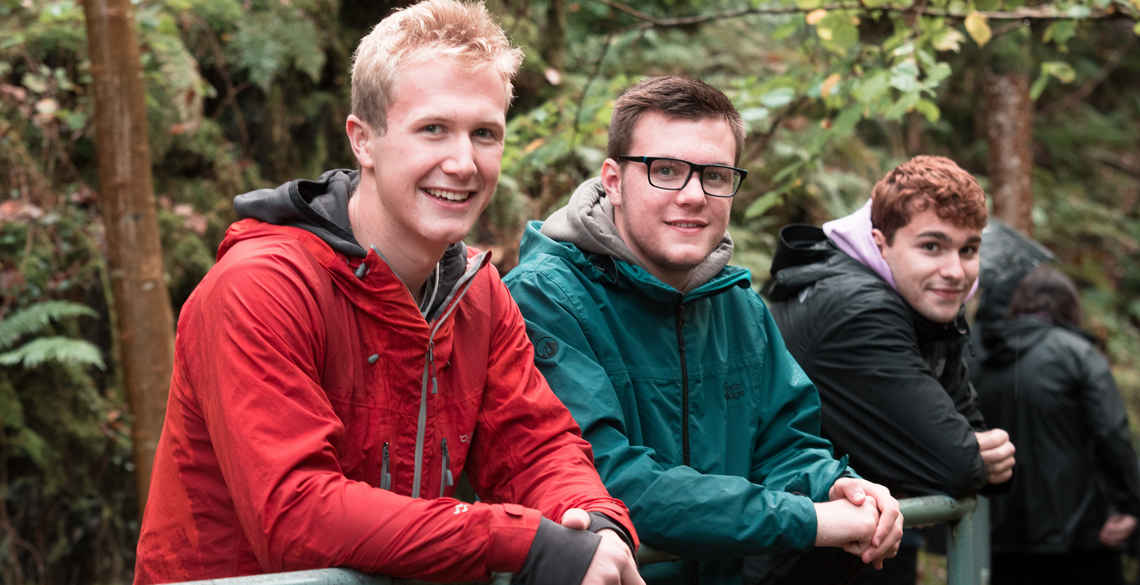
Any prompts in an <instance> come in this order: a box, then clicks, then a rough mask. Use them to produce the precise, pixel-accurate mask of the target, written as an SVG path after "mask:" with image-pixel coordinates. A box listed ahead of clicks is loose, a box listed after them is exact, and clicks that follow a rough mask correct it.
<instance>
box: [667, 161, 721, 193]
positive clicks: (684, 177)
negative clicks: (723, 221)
mask: <svg viewBox="0 0 1140 585" xmlns="http://www.w3.org/2000/svg"><path fill="white" fill-rule="evenodd" d="M691 169H692V167H691V166H690V165H689V163H687V162H685V161H682V160H673V159H661V158H659V159H657V160H655V161H653V163H652V164H651V165H649V179H650V183H652V184H653V186H655V187H658V188H661V189H681V188H684V186H685V183H686V181H688V179H689V173H690V172H691ZM739 180H740V174H739V173H737V172H736V171H735V170H733V169H727V168H723V167H712V166H709V167H705V168H704V169H702V170H701V173H700V181H701V188H702V189H704V191H705V193H708V194H709V195H732V194H733V193H735V192H736V186H737V184H738V183H739Z"/></svg>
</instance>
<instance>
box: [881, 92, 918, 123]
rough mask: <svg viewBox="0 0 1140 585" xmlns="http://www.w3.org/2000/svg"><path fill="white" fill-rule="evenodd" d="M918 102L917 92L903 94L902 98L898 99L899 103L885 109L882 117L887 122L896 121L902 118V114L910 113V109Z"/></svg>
mask: <svg viewBox="0 0 1140 585" xmlns="http://www.w3.org/2000/svg"><path fill="white" fill-rule="evenodd" d="M918 100H919V97H918V93H917V92H915V93H906V94H903V95H902V97H900V98H899V101H897V102H895V103H894V104H892V105H891V107H890V108H888V109H887V111H886V113H884V114H883V117H884V118H886V119H888V120H898V119H899V118H901V117H902V116H903V114H905V113H907V112H909V111H911V109H912V108H914V107H915V106H916V105H917V104H918Z"/></svg>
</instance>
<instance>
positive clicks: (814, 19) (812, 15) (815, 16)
mask: <svg viewBox="0 0 1140 585" xmlns="http://www.w3.org/2000/svg"><path fill="white" fill-rule="evenodd" d="M1137 1H1140V0H1137ZM825 16H827V11H826V10H824V9H822V8H816V9H815V10H812V11H811V12H809V13H807V16H805V17H804V20H806V21H807V23H808V24H810V25H812V26H815V25H817V24H819V21H821V20H823V17H825Z"/></svg>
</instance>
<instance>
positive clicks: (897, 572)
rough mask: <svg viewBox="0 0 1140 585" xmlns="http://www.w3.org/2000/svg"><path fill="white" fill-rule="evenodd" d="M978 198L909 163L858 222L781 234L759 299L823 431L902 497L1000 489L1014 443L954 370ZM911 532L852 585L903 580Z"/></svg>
mask: <svg viewBox="0 0 1140 585" xmlns="http://www.w3.org/2000/svg"><path fill="white" fill-rule="evenodd" d="M986 217H987V213H986V204H985V194H984V193H983V192H982V189H981V187H980V186H979V185H978V183H977V181H975V180H974V178H973V177H972V176H970V174H969V173H967V172H966V171H964V170H962V169H961V168H960V167H958V165H956V164H955V163H954V162H953V161H951V160H949V159H946V158H943V157H932V156H918V157H915V158H913V159H911V160H910V161H908V162H906V163H903V164H902V165H900V166H898V167H896V168H895V169H894V170H892V171H890V172H889V173H887V175H886V176H884V177H883V178H882V179H881V180H880V181H879V182H878V183H877V184H876V185H875V187H874V190H873V191H872V194H871V200H870V201H868V202H867V204H866V205H864V206H863V208H862V209H860V210H859V211H857V212H856V213H854V214H852V215H850V216H847V217H845V218H842V219H839V220H836V221H832V222H829V223H827V224H825V225H824V226H823V228H822V229H820V228H817V227H814V226H805V225H792V226H788V227H785V228H784V229H783V230H781V232H780V243H779V248H778V250H777V252H776V255H775V258H774V259H773V262H772V270H771V272H772V279H771V280H770V281H769V282H768V285H767V287H766V293H767V295H768V298H769V299H770V301H771V302H770V306H771V309H772V314H773V316H774V317H775V319H776V323H777V324H778V325H779V327H780V330H781V333H782V334H783V335H784V339H785V341H786V342H787V346H788V349H789V350H790V351H791V353H792V355H793V356H795V358H796V360H797V361H798V362H799V363H800V365H801V366H802V367H803V369H804V371H805V372H806V373H807V374H808V377H809V378H811V379H812V381H814V382H815V384H816V386H817V387H818V388H819V393H820V398H821V400H822V403H823V412H822V415H823V416H822V418H823V435H824V436H825V437H827V438H828V439H830V440H831V441H832V443H833V444H834V445H835V448H836V452H837V453H846V454H849V455H850V457H851V464H852V467H854V468H855V469H858V470H859V473H860V474H862V475H863V476H864V477H866V478H867V479H868V480H870V481H874V482H877V483H881V484H883V485H886V486H888V488H889V489H890V490H891V493H895V494H899V495H902V496H920V495H928V494H936V493H941V494H949V495H951V496H954V497H962V496H967V495H971V494H974V493H975V492H977V491H978V490H979V489H981V488H982V487H984V486H986V485H987V484H990V483H1002V482H1005V481H1007V480H1008V479H1009V477H1010V475H1011V473H1012V468H1013V463H1014V458H1013V452H1014V448H1013V444H1012V443H1010V441H1009V437H1008V435H1007V434H1006V433H1005V431H1003V430H1001V429H992V430H984V429H985V425H984V421H983V418H982V415H981V413H980V412H979V410H978V408H977V405H976V404H975V400H974V393H973V388H972V387H971V385H970V380H969V376H968V374H967V371H966V366H965V363H964V361H963V359H962V353H963V349H964V347H965V346H966V341H967V331H968V328H967V325H966V321H965V318H964V316H963V310H962V305H963V303H964V302H965V301H966V299H967V298H968V297H969V295H970V294H972V293H973V290H974V287H975V285H976V281H977V276H978V264H979V260H978V258H979V256H978V254H979V247H980V245H981V231H982V228H983V227H984V226H985V223H986ZM918 541H919V539H918V538H917V536H914V535H912V536H910V537H908V536H905V535H904V539H903V548H902V549H901V550H900V551H899V558H898V559H896V560H895V561H892V562H888V563H887V564H886V566H885V569H886V570H884V572H882V573H880V574H874V573H867V574H864V575H861V576H860V577H859V582H862V583H871V582H875V583H908V584H911V585H913V583H914V582H915V576H916V570H917V548H918Z"/></svg>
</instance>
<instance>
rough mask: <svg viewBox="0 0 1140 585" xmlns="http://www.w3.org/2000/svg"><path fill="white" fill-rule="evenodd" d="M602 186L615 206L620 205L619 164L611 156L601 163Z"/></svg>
mask: <svg viewBox="0 0 1140 585" xmlns="http://www.w3.org/2000/svg"><path fill="white" fill-rule="evenodd" d="M602 188H603V189H605V190H606V197H608V198H609V200H610V203H612V204H613V205H614V206H616V207H621V203H622V201H621V164H619V163H618V162H617V161H616V160H614V159H612V158H607V159H606V160H605V162H603V163H602Z"/></svg>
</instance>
